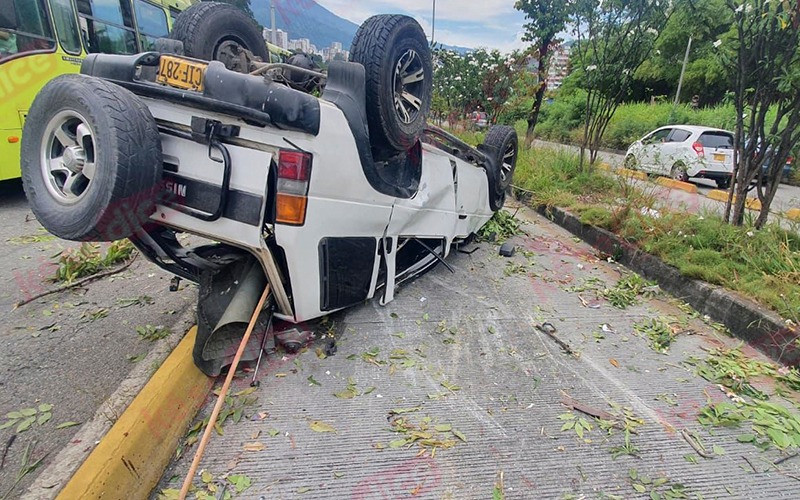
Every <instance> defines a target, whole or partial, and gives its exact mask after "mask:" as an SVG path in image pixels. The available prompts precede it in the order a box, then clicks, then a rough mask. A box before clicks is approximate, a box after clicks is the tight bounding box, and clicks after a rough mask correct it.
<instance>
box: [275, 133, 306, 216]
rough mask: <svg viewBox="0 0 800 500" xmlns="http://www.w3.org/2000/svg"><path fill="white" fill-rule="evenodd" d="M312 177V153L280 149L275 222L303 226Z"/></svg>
mask: <svg viewBox="0 0 800 500" xmlns="http://www.w3.org/2000/svg"><path fill="white" fill-rule="evenodd" d="M310 179H311V153H303V152H300V151H290V150H283V149H282V150H280V152H279V153H278V186H277V187H278V189H277V195H276V198H275V222H278V223H281V224H290V225H292V226H302V225H303V223H304V222H305V221H306V205H307V204H308V184H309V180H310Z"/></svg>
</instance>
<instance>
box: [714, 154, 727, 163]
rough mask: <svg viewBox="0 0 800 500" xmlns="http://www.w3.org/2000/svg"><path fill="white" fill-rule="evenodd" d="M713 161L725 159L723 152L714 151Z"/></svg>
mask: <svg viewBox="0 0 800 500" xmlns="http://www.w3.org/2000/svg"><path fill="white" fill-rule="evenodd" d="M714 161H725V153H714Z"/></svg>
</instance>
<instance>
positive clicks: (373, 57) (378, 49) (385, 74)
mask: <svg viewBox="0 0 800 500" xmlns="http://www.w3.org/2000/svg"><path fill="white" fill-rule="evenodd" d="M350 60H351V61H352V62H356V63H360V64H361V65H363V66H364V69H365V70H366V71H365V72H366V91H367V103H366V104H367V123H368V125H369V134H370V142H371V143H372V153H373V156H374V157H375V159H376V160H378V161H383V160H386V159H387V158H390V157H392V156H395V155H396V154H397V153H398V152H400V151H406V150H408V149H409V148H411V147H412V146H413V145H414V144H415V143H416V142H417V140H418V139H419V137H420V135H421V134H422V132H423V130H424V128H425V120H426V118H427V116H428V112H429V111H430V106H431V92H432V90H431V89H432V85H433V66H432V63H431V51H430V48H429V46H428V40H427V38H426V37H425V32H424V31H423V30H422V27H420V25H419V23H417V21H415V20H414V19H413V18H411V17H408V16H401V15H379V16H373V17H370V18H369V19H367V20H366V21H364V23H363V24H362V25H361V26H360V27H359V28H358V31H357V32H356V35H355V38H353V43H352V45H351V47H350Z"/></svg>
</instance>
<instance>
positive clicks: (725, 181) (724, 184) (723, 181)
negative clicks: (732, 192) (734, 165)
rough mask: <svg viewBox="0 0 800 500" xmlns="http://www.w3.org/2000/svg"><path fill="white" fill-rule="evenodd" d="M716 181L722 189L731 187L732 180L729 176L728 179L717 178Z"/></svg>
mask: <svg viewBox="0 0 800 500" xmlns="http://www.w3.org/2000/svg"><path fill="white" fill-rule="evenodd" d="M716 183H717V187H718V188H720V189H728V188H729V187H731V180H730V179H729V178H728V179H717V180H716Z"/></svg>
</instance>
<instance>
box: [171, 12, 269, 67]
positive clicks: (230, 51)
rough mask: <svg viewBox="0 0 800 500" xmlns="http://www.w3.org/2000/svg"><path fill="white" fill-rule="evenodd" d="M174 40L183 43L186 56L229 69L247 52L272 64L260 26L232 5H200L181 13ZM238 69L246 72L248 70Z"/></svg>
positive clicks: (173, 33)
mask: <svg viewBox="0 0 800 500" xmlns="http://www.w3.org/2000/svg"><path fill="white" fill-rule="evenodd" d="M169 37H170V38H172V39H173V40H180V41H181V42H183V52H184V54H185V55H187V56H189V57H194V58H197V59H202V60H204V61H216V60H219V61H222V62H223V63H225V66H226V67H227V68H228V69H234V67H233V65H234V63H235V62H236V60H238V58H237V57H236V56H237V55H238V54H239V49H241V48H244V49H247V50H249V51H250V52H252V53H253V54H254V55H256V56H258V57H260V58H261V60H262V61H267V62H268V61H269V51H268V50H267V44H266V43H265V42H264V39H263V38H262V36H261V30H260V29H259V28H258V24H257V23H256V22H255V20H253V18H251V17H250V16H248V15H247V14H245V13H244V12H243V11H242V10H241V9H239V8H237V7H234V6H233V5H230V4H226V3H220V2H198V3H196V4H194V5H192V6H191V7H189V8H188V9H186V10H184V11H183V12H181V13H180V14H179V15H178V17H177V18H176V19H175V23H174V24H173V26H172V32H170V35H169ZM236 69H242V70H246V69H247V68H238V65H237V67H236Z"/></svg>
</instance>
